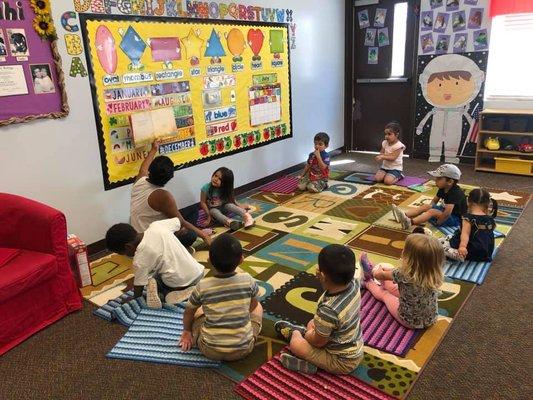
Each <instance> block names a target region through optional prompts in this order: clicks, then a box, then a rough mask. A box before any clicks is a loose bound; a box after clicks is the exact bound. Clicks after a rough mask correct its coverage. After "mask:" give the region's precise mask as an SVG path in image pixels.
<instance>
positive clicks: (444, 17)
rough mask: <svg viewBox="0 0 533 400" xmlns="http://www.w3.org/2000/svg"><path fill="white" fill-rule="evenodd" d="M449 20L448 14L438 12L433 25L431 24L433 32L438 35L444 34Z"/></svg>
mask: <svg viewBox="0 0 533 400" xmlns="http://www.w3.org/2000/svg"><path fill="white" fill-rule="evenodd" d="M449 18H450V14H447V13H442V12H440V13H439V14H438V15H437V18H435V23H434V24H433V31H434V32H439V33H444V32H446V27H447V26H448V20H449Z"/></svg>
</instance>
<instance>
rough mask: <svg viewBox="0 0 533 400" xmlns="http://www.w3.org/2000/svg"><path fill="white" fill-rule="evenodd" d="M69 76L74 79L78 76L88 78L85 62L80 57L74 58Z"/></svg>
mask: <svg viewBox="0 0 533 400" xmlns="http://www.w3.org/2000/svg"><path fill="white" fill-rule="evenodd" d="M69 75H70V76H71V77H72V78H75V77H77V76H78V75H80V76H81V77H82V78H83V77H86V76H87V70H86V69H85V66H84V65H83V62H82V61H81V59H80V58H79V57H72V62H71V63H70V72H69Z"/></svg>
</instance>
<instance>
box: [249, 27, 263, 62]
mask: <svg viewBox="0 0 533 400" xmlns="http://www.w3.org/2000/svg"><path fill="white" fill-rule="evenodd" d="M264 39H265V36H264V35H263V32H262V31H261V30H260V29H250V30H249V31H248V45H249V46H250V48H251V49H252V52H253V53H254V56H256V57H258V56H259V53H260V52H261V49H262V48H263V40H264Z"/></svg>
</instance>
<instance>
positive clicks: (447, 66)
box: [416, 54, 485, 163]
mask: <svg viewBox="0 0 533 400" xmlns="http://www.w3.org/2000/svg"><path fill="white" fill-rule="evenodd" d="M484 79H485V73H484V72H483V71H482V70H480V69H479V67H478V66H477V64H476V63H475V62H474V61H472V60H471V59H469V58H467V57H464V56H462V55H459V54H445V55H442V56H439V57H435V58H434V59H433V60H431V61H430V62H429V63H428V64H427V66H426V68H425V69H424V71H423V72H422V74H420V77H419V83H420V86H421V88H422V94H423V96H424V98H425V99H426V101H427V102H428V103H429V104H431V105H432V106H433V109H432V110H431V111H430V112H428V113H427V114H426V116H425V117H424V118H423V119H422V121H421V122H420V124H419V125H418V127H417V128H416V134H417V135H420V134H421V133H422V130H423V128H424V125H425V124H426V123H427V122H428V120H429V118H430V117H433V118H432V122H431V133H430V136H429V160H428V161H429V162H440V157H441V152H442V145H443V144H444V157H445V159H446V162H447V163H459V155H460V154H458V152H459V145H460V143H461V136H462V132H463V117H465V118H466V120H467V121H468V123H469V125H470V130H471V129H472V126H473V124H474V120H473V119H472V117H471V116H470V114H469V113H468V110H469V108H470V102H471V101H472V100H474V99H475V97H476V96H477V95H478V93H479V91H480V89H481V85H482V84H483V81H484Z"/></svg>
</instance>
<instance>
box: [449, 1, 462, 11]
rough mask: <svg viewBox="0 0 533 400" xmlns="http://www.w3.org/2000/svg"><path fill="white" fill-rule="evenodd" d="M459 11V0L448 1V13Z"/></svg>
mask: <svg viewBox="0 0 533 400" xmlns="http://www.w3.org/2000/svg"><path fill="white" fill-rule="evenodd" d="M458 9H459V0H446V11H455V10H458Z"/></svg>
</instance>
